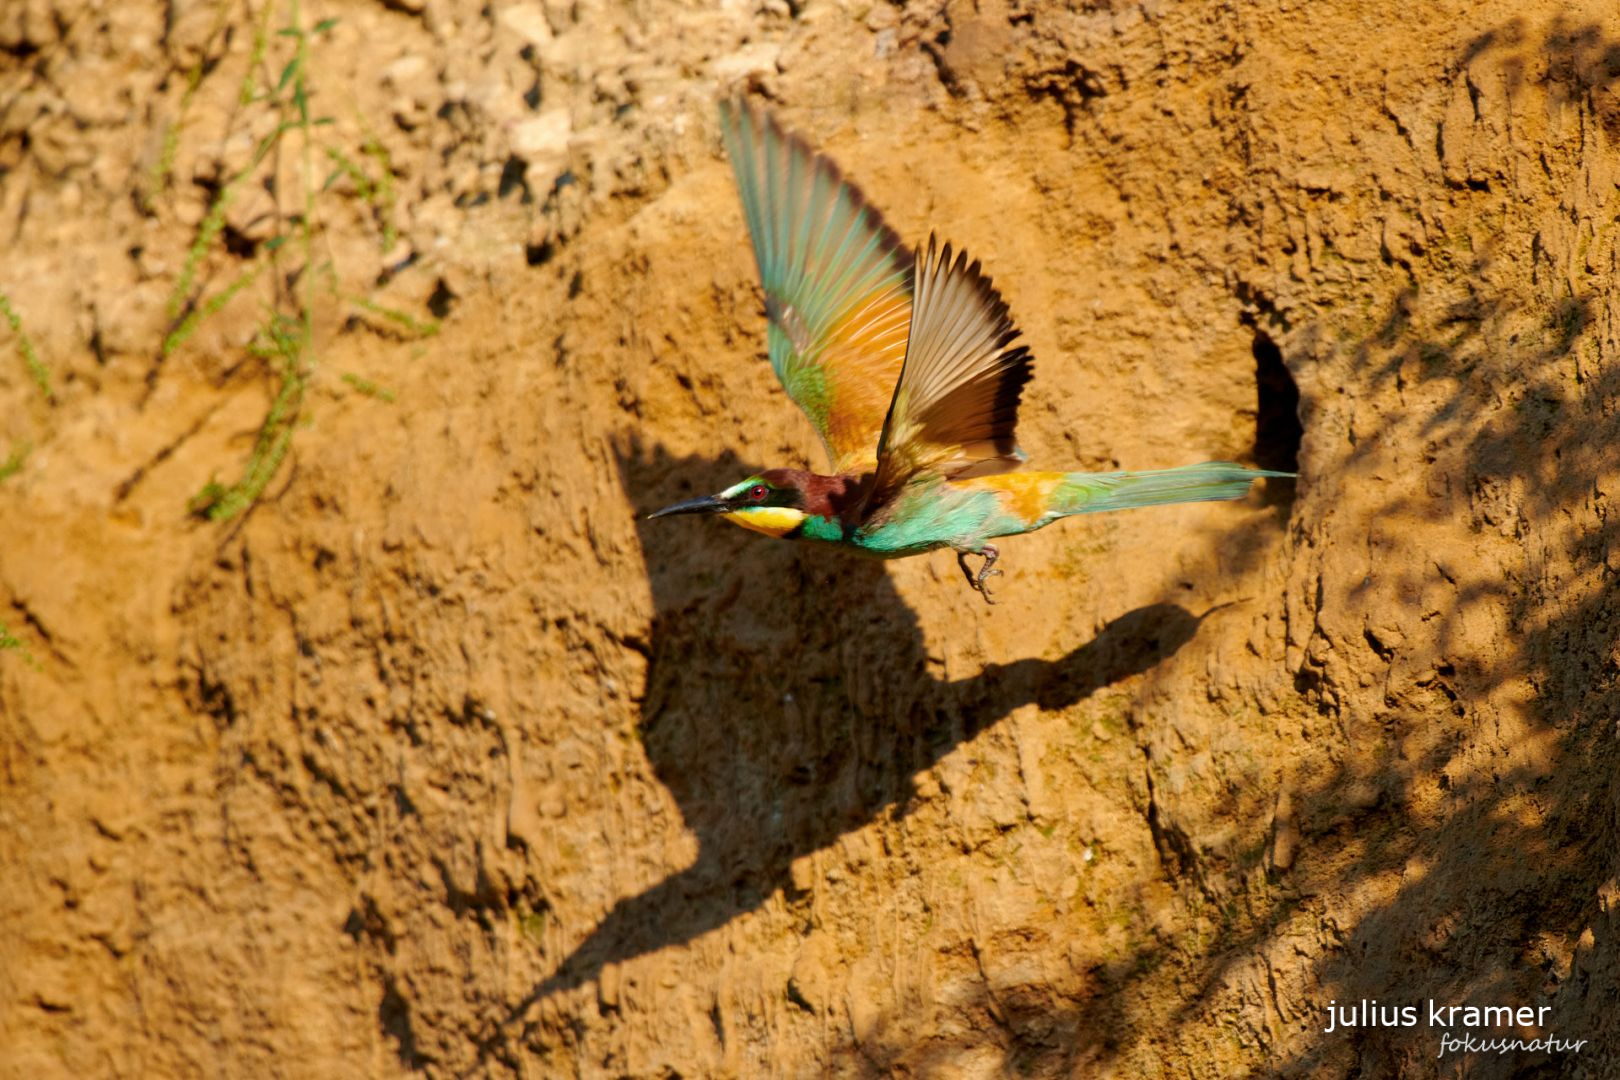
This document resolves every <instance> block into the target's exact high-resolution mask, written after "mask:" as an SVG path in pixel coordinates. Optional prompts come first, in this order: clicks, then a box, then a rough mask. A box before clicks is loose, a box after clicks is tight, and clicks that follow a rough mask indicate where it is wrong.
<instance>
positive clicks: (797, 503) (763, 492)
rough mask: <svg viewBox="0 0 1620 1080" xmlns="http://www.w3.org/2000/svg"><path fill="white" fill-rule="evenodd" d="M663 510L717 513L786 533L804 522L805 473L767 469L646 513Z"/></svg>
mask: <svg viewBox="0 0 1620 1080" xmlns="http://www.w3.org/2000/svg"><path fill="white" fill-rule="evenodd" d="M667 514H719V515H720V516H721V517H723V518H725V519H726V520H727V521H730V522H732V523H734V524H737V525H741V526H742V527H743V528H745V529H752V530H754V531H755V532H757V533H764V534H765V535H766V536H778V537H780V536H787V535H788V534H789V533H792V532H793V531H794V530H795V529H797V528H798V527H799V526H800V525H801V524H803V523H804V519H805V516H806V510H805V476H804V474H802V473H801V472H800V471H799V470H797V469H767V470H765V471H764V472H762V473H757V474H755V475H754V476H750V477H748V478H747V479H746V480H743V481H741V482H739V483H736V484H733V485H731V486H730V487H728V488H726V489H725V490H724V491H722V492H720V493H719V494H717V495H704V496H701V497H699V498H696V499H687V500H686V501H685V502H678V503H676V504H675V505H673V506H666V507H664V508H663V509H662V510H659V511H658V512H657V513H655V514H650V515H648V516H649V517H655V518H656V517H664V516H665V515H667Z"/></svg>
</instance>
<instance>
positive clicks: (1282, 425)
mask: <svg viewBox="0 0 1620 1080" xmlns="http://www.w3.org/2000/svg"><path fill="white" fill-rule="evenodd" d="M1253 350H1254V389H1255V417H1254V463H1255V464H1256V465H1258V466H1260V468H1262V469H1275V470H1277V471H1278V472H1297V471H1298V469H1299V443H1300V440H1301V439H1302V438H1304V436H1305V427H1304V425H1303V424H1301V423H1300V420H1299V387H1298V386H1296V385H1295V384H1294V377H1293V376H1292V375H1290V374H1289V373H1288V367H1287V365H1285V364H1284V363H1283V358H1282V350H1281V349H1279V348H1278V347H1277V343H1276V342H1275V341H1272V340H1271V337H1270V335H1268V334H1267V333H1266V332H1265V331H1264V330H1260V329H1258V328H1256V329H1255V331H1254V345H1253Z"/></svg>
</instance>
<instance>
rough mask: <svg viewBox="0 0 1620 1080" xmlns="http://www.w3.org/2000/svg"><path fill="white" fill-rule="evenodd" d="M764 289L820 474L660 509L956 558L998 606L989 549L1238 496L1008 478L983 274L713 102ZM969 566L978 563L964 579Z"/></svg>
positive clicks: (1009, 435)
mask: <svg viewBox="0 0 1620 1080" xmlns="http://www.w3.org/2000/svg"><path fill="white" fill-rule="evenodd" d="M720 123H721V129H722V132H723V135H724V139H725V145H726V151H727V153H728V154H729V155H730V157H731V164H732V168H733V169H734V170H735V171H736V175H737V189H738V191H739V193H740V194H741V196H742V204H743V214H744V216H745V217H746V218H747V220H748V231H749V234H750V235H751V236H752V237H753V241H754V256H755V259H756V261H757V262H758V264H759V276H760V280H761V284H762V285H763V286H764V291H765V314H766V317H767V318H768V320H769V328H768V330H767V338H768V342H769V354H770V359H771V367H772V368H774V369H775V371H776V376H777V378H778V379H779V380H781V383H782V388H783V389H785V390H786V391H787V393H788V397H790V398H792V399H793V401H794V403H795V404H797V405H798V406H799V408H801V409H803V410H804V413H805V415H806V416H808V417H809V418H810V423H811V424H812V425H813V426H814V427H815V429H816V433H817V434H818V435H820V436H821V441H822V443H823V444H824V445H825V446H826V448H827V454H828V457H829V458H830V459H831V461H832V472H831V473H828V474H825V475H823V474H820V473H814V472H808V471H806V470H804V469H792V468H787V469H766V470H765V471H764V472H761V473H757V474H755V475H753V476H750V477H747V478H746V479H744V480H742V481H740V482H739V483H736V484H733V485H732V486H731V487H728V488H726V489H725V490H724V491H721V492H719V493H718V494H715V495H704V496H702V497H700V498H696V499H687V500H686V501H684V502H678V503H676V504H675V505H673V506H666V507H665V508H664V509H662V510H659V511H658V512H657V513H655V514H653V515H651V516H652V517H664V516H666V515H669V514H718V515H720V516H721V517H723V518H725V519H726V520H727V521H730V522H732V523H734V524H737V525H741V526H743V527H744V528H747V529H752V530H753V531H755V532H759V533H764V534H765V535H767V536H773V537H781V538H786V539H793V540H807V541H813V542H817V543H822V544H830V545H833V546H836V547H841V548H845V549H848V550H850V551H854V552H857V553H860V554H865V555H873V556H877V557H879V558H886V559H894V558H901V557H904V556H907V555H919V554H922V553H923V552H927V551H934V550H936V549H938V548H950V549H952V550H953V551H955V552H956V555H957V563H958V565H959V566H960V567H961V569H962V573H963V575H964V576H965V577H966V578H967V581H968V584H969V585H970V586H972V587H973V588H974V589H975V590H977V591H978V592H979V594H980V595H981V596H983V597H984V599H985V601H986V602H987V603H994V601H993V600H991V598H990V591H989V589H988V588H987V587H986V584H985V582H986V579H987V578H989V577H991V576H992V575H995V574H999V573H1000V572H1001V571H1000V570H997V569H995V568H994V567H995V563H996V559H997V558H998V557H999V554H1000V553H999V551H998V550H997V548H996V546H995V545H994V544H992V543H991V542H990V541H991V540H993V539H995V538H997V537H1002V536H1014V535H1017V534H1019V533H1026V532H1033V531H1034V530H1036V529H1039V528H1042V527H1043V526H1046V525H1049V524H1051V523H1052V522H1054V521H1056V520H1057V519H1059V518H1062V517H1068V516H1069V515H1071V514H1091V513H1098V512H1100V511H1104V510H1126V509H1130V508H1133V507H1139V506H1162V505H1166V504H1169V503H1181V502H1200V501H1205V500H1211V499H1236V498H1240V497H1242V496H1243V495H1244V494H1245V493H1246V492H1247V491H1248V490H1249V485H1250V484H1251V483H1252V482H1253V481H1254V480H1256V479H1257V478H1259V477H1262V476H1292V475H1294V474H1293V473H1280V472H1269V471H1263V470H1257V469H1247V468H1244V467H1243V466H1241V465H1237V464H1235V463H1233V462H1229V461H1211V462H1206V463H1204V464H1202V465H1183V466H1181V467H1179V468H1174V469H1158V470H1153V471H1147V472H1103V473H1087V472H1069V473H1063V472H1015V471H1013V470H1015V469H1017V468H1018V467H1019V466H1020V465H1022V464H1023V462H1024V460H1025V458H1024V454H1023V452H1022V451H1021V450H1019V449H1018V443H1017V439H1016V438H1015V429H1016V427H1017V424H1018V402H1019V397H1020V395H1021V394H1022V393H1023V389H1024V384H1025V383H1027V382H1028V381H1029V378H1030V374H1031V366H1032V364H1033V358H1032V357H1031V356H1030V353H1029V349H1028V348H1027V347H1026V346H1024V345H1022V344H1019V343H1018V337H1019V331H1018V329H1017V328H1016V327H1015V326H1013V323H1012V319H1011V318H1010V317H1009V316H1008V314H1007V305H1006V303H1005V302H1004V301H1003V300H1002V299H1001V296H1000V294H999V293H997V292H996V290H995V288H994V287H993V286H992V285H991V283H990V279H989V278H988V277H986V276H985V274H984V273H983V271H982V270H981V269H980V267H979V263H978V262H977V261H972V262H970V261H968V257H967V254H966V253H965V252H961V251H955V252H953V251H952V248H951V245H950V244H948V243H947V244H944V245H943V246H940V245H938V244H937V243H936V242H935V240H934V237H932V236H930V237H929V239H928V247H927V249H926V250H925V251H918V252H913V251H911V250H910V249H908V248H907V247H906V246H905V245H904V244H903V243H901V241H900V238H899V237H898V236H896V235H895V233H894V231H893V230H892V229H890V228H889V227H888V225H886V224H885V223H884V221H883V217H882V215H881V214H879V213H878V212H877V210H875V209H873V208H872V207H871V206H870V205H868V204H867V201H866V199H865V197H864V196H862V194H861V192H860V191H859V189H857V188H856V187H855V185H854V184H852V183H850V182H849V181H847V180H845V179H844V178H843V176H842V175H841V174H840V172H839V170H838V167H837V166H836V165H834V164H833V163H832V162H831V161H829V160H828V159H827V158H825V157H823V156H822V155H820V154H818V153H816V152H815V151H814V150H813V149H812V148H811V147H810V146H809V145H808V144H807V143H806V142H805V141H804V140H803V139H801V138H799V137H798V136H797V135H794V134H792V133H790V132H788V131H786V130H784V129H783V128H782V126H781V125H780V124H778V123H777V121H776V120H775V118H774V117H771V116H769V115H768V114H766V113H764V112H762V111H761V110H759V109H757V108H755V107H753V106H752V105H749V104H745V103H743V102H740V101H738V102H727V103H722V104H721V106H720ZM969 555H978V556H981V557H982V559H983V562H982V563H981V565H980V566H979V568H978V571H977V572H976V573H975V572H974V571H973V570H972V568H971V567H970V566H969V564H968V561H967V557H968V556H969Z"/></svg>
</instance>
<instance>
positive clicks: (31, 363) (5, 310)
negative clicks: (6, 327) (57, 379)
mask: <svg viewBox="0 0 1620 1080" xmlns="http://www.w3.org/2000/svg"><path fill="white" fill-rule="evenodd" d="M0 315H4V316H5V318H6V322H8V323H10V324H11V333H12V335H13V336H14V337H15V338H16V339H17V352H18V354H19V355H21V356H22V360H23V366H24V367H26V368H27V369H28V377H29V378H31V379H33V380H34V385H35V386H37V387H39V392H40V393H42V394H44V395H45V400H46V401H52V402H54V401H55V400H56V394H55V393H54V392H52V390H51V369H50V368H48V367H46V366H45V361H43V360H41V359H40V358H39V351H38V350H37V349H35V348H34V339H33V338H31V337H29V336H28V333H27V331H25V330H24V329H23V327H22V316H20V315H18V314H17V309H16V308H14V307H12V306H11V298H10V297H8V296H7V295H6V294H5V293H3V292H0Z"/></svg>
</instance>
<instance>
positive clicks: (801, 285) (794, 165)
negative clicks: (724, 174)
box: [720, 102, 912, 472]
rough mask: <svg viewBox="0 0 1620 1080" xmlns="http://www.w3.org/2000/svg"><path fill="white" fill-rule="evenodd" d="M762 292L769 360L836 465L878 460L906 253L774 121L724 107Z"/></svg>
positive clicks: (849, 467)
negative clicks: (767, 320)
mask: <svg viewBox="0 0 1620 1080" xmlns="http://www.w3.org/2000/svg"><path fill="white" fill-rule="evenodd" d="M720 127H721V131H722V134H723V136H724V139H725V144H726V151H727V153H728V154H729V155H730V157H731V162H732V168H733V170H734V171H735V173H736V177H737V190H738V192H739V194H740V195H741V197H742V205H743V214H744V217H745V218H746V219H747V222H748V232H749V235H750V236H751V237H752V238H753V243H754V257H755V260H756V262H757V263H758V265H759V276H760V282H761V284H762V286H763V287H764V292H765V313H766V316H767V317H768V318H769V320H770V326H769V329H768V331H767V334H768V341H769V349H770V358H771V366H772V368H774V369H775V371H776V377H777V378H778V379H779V380H780V381H781V383H782V387H783V389H785V390H786V391H787V393H788V396H789V397H790V398H792V399H793V401H794V402H795V403H796V404H797V405H798V406H799V407H800V408H801V409H803V410H804V412H805V415H806V416H808V417H809V419H810V422H811V424H812V425H814V427H815V429H816V432H817V434H819V435H820V436H821V440H822V442H823V443H824V444H825V445H826V447H827V453H828V455H829V457H831V459H832V461H833V464H834V467H835V468H836V469H837V470H838V471H840V472H861V471H864V470H865V469H867V468H869V467H871V466H872V465H873V464H874V463H875V462H876V458H877V444H878V439H879V436H880V435H881V433H882V430H883V420H884V416H885V414H886V412H887V410H888V406H889V400H890V397H891V396H892V394H893V391H894V386H895V383H896V381H897V380H898V379H899V375H900V368H901V366H902V364H903V363H904V361H905V349H906V334H907V331H908V329H909V327H910V324H911V297H912V255H911V253H910V251H909V250H908V249H907V248H906V247H905V245H903V244H902V243H901V242H900V240H899V238H898V237H897V236H896V235H895V234H894V231H893V230H892V229H890V228H889V227H888V226H887V225H886V224H884V221H883V217H882V215H880V214H879V213H878V212H877V211H876V210H875V209H873V208H872V207H870V206H868V205H867V203H866V200H865V198H864V197H863V196H862V195H861V193H860V190H859V189H858V188H856V187H855V186H854V185H853V184H851V183H849V182H848V181H846V180H844V179H843V177H842V176H841V175H840V174H839V172H838V169H837V167H836V166H835V165H833V163H832V162H830V161H828V160H827V159H826V158H825V157H823V156H821V155H819V154H817V153H815V152H814V151H813V150H812V149H811V148H810V147H809V146H808V145H807V144H806V143H805V142H804V141H803V140H802V139H800V138H798V137H797V136H795V135H792V134H790V133H789V132H787V131H786V130H784V129H783V128H782V126H781V125H780V124H778V123H777V122H776V121H775V119H774V118H772V117H770V116H768V115H767V114H765V113H764V112H762V111H760V110H758V109H756V108H754V107H752V106H750V105H747V104H745V103H742V102H729V103H722V105H721V106H720Z"/></svg>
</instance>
